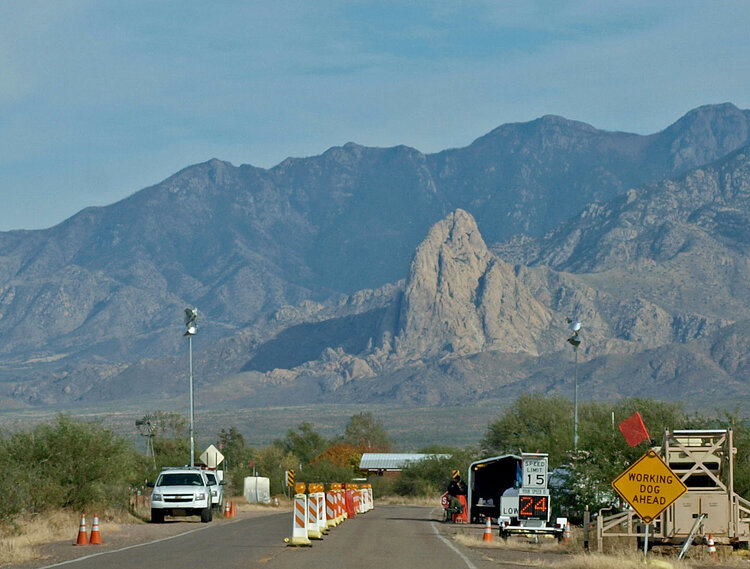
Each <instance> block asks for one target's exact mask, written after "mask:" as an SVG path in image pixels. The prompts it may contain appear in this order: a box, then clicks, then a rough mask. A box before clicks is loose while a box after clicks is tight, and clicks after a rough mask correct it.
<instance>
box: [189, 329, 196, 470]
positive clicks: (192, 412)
mask: <svg viewBox="0 0 750 569" xmlns="http://www.w3.org/2000/svg"><path fill="white" fill-rule="evenodd" d="M188 346H189V348H188V349H189V350H190V466H194V465H195V427H194V419H195V416H194V415H195V407H194V405H193V336H192V334H191V335H189V336H188Z"/></svg>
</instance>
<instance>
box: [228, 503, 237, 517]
mask: <svg viewBox="0 0 750 569" xmlns="http://www.w3.org/2000/svg"><path fill="white" fill-rule="evenodd" d="M229 504H230V506H229V517H230V518H236V517H237V512H235V511H234V500H232V501H231V502H229Z"/></svg>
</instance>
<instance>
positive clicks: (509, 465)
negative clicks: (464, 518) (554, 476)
mask: <svg viewBox="0 0 750 569" xmlns="http://www.w3.org/2000/svg"><path fill="white" fill-rule="evenodd" d="M547 463H548V456H547V454H546V453H521V456H518V455H515V454H505V455H502V456H493V457H491V458H485V459H482V460H478V461H476V462H473V463H472V464H471V465H470V466H469V476H468V483H467V485H468V505H469V521H470V522H471V523H482V522H484V521H485V520H486V519H488V518H489V519H496V520H497V521H498V524H499V532H500V536H501V537H503V538H507V537H508V536H509V535H513V534H518V535H521V534H524V535H529V534H533V535H545V534H546V535H552V536H554V537H557V538H558V539H560V538H562V536H563V532H564V531H565V526H566V525H567V519H566V518H557V519H556V520H555V523H554V524H551V523H550V517H551V509H550V494H549V489H548V484H547V483H548V479H549V476H548V468H547Z"/></svg>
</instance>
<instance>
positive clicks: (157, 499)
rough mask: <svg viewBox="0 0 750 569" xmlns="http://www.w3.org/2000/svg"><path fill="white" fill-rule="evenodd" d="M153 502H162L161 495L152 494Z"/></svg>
mask: <svg viewBox="0 0 750 569" xmlns="http://www.w3.org/2000/svg"><path fill="white" fill-rule="evenodd" d="M151 500H152V501H156V502H161V494H151Z"/></svg>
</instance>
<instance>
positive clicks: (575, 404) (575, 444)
mask: <svg viewBox="0 0 750 569" xmlns="http://www.w3.org/2000/svg"><path fill="white" fill-rule="evenodd" d="M573 352H574V353H575V363H573V384H574V392H573V450H574V451H577V450H578V346H573Z"/></svg>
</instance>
